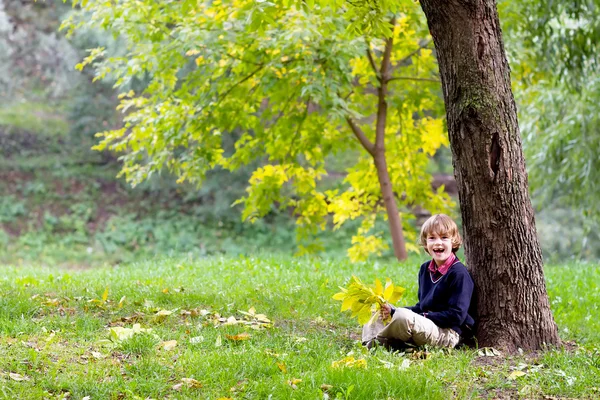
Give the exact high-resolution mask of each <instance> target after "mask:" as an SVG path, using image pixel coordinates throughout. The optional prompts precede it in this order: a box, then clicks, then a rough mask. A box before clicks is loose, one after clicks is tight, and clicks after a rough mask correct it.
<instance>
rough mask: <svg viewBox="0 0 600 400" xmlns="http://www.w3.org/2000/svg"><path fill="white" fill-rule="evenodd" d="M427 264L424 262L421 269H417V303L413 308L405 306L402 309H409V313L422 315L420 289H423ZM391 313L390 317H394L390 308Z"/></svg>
mask: <svg viewBox="0 0 600 400" xmlns="http://www.w3.org/2000/svg"><path fill="white" fill-rule="evenodd" d="M428 264H429V262H426V263H424V264H422V265H421V268H420V269H419V277H418V282H419V290H418V292H417V298H418V299H419V301H417V304H415V305H414V306H405V307H404V308H407V309H409V310H410V311H412V312H414V313H417V314H423V310H422V309H421V299H422V298H423V296H422V290H423V289H422V288H423V279H425V273H426V272H427V265H428ZM392 308H393V309H392V312H391V315H394V310H395V308H394V307H392Z"/></svg>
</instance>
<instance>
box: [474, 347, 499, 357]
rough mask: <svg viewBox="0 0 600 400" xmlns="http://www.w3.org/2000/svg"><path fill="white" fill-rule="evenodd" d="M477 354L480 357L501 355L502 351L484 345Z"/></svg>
mask: <svg viewBox="0 0 600 400" xmlns="http://www.w3.org/2000/svg"><path fill="white" fill-rule="evenodd" d="M477 354H479V355H480V356H482V357H499V356H501V355H502V353H501V352H500V351H498V350H496V349H495V348H493V347H484V348H483V349H480V350H479V351H478V352H477Z"/></svg>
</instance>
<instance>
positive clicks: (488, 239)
mask: <svg viewBox="0 0 600 400" xmlns="http://www.w3.org/2000/svg"><path fill="white" fill-rule="evenodd" d="M421 7H422V8H423V11H424V12H425V15H426V17H427V22H428V24H429V29H430V31H431V35H432V37H433V40H434V43H435V48H436V52H437V57H438V62H439V65H440V75H441V79H442V86H443V91H444V100H445V103H446V113H447V118H448V131H449V135H450V147H451V149H452V154H453V163H454V174H455V177H456V182H457V185H458V192H459V199H460V208H461V213H462V219H463V227H464V236H465V252H466V261H467V264H468V265H469V267H470V270H471V273H472V275H473V279H474V281H475V285H476V288H477V294H478V302H477V305H478V315H479V330H478V343H479V346H494V347H497V348H502V349H504V350H506V351H514V350H516V349H517V348H522V349H524V350H537V349H541V348H543V347H544V345H558V344H559V343H560V339H559V337H558V332H557V328H556V324H555V323H554V320H553V318H552V314H551V312H550V306H549V302H548V295H547V293H546V285H545V282H544V274H543V263H542V255H541V250H540V246H539V242H538V239H537V236H536V229H535V221H534V213H533V208H532V206H531V201H530V199H529V192H528V183H527V173H526V170H525V160H524V157H523V151H522V146H521V138H520V133H519V127H518V123H517V110H516V106H515V102H514V98H513V95H512V92H511V88H510V72H509V67H508V62H507V61H506V56H505V53H504V48H503V44H502V36H501V31H500V24H499V20H498V13H497V10H496V3H495V2H494V1H493V0H421Z"/></svg>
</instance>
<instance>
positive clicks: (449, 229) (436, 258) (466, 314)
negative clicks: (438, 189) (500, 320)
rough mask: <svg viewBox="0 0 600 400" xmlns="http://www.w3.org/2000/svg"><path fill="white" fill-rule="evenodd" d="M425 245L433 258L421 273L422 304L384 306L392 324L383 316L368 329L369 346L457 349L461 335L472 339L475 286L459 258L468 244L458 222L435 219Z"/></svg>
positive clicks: (429, 223) (428, 224)
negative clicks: (463, 247)
mask: <svg viewBox="0 0 600 400" xmlns="http://www.w3.org/2000/svg"><path fill="white" fill-rule="evenodd" d="M420 244H421V246H423V248H424V249H425V251H427V253H429V255H430V256H431V258H432V259H431V261H427V262H425V263H424V264H422V265H421V269H420V270H419V292H418V297H419V302H418V303H417V304H416V305H414V306H412V307H405V308H396V307H394V306H393V305H391V304H386V305H384V306H383V307H382V309H381V317H382V318H383V320H386V319H388V318H389V317H390V316H391V317H392V320H391V322H390V323H389V324H388V325H386V326H384V324H383V321H382V318H379V319H378V320H376V321H372V322H370V323H368V324H367V325H365V326H364V328H363V333H362V341H363V344H364V345H366V346H367V347H372V346H373V345H375V344H377V343H379V344H383V345H384V346H387V347H390V348H392V349H401V348H404V347H406V346H407V345H417V346H421V345H424V344H429V345H432V346H438V347H454V346H456V345H457V344H458V342H459V340H460V338H461V334H462V335H463V337H466V336H472V333H473V327H474V325H475V320H474V312H473V307H472V304H471V302H472V301H471V300H472V296H473V286H474V285H473V279H471V275H469V271H467V268H466V267H465V266H464V265H463V263H461V262H460V260H459V259H458V257H456V254H455V253H456V251H457V250H458V249H459V248H460V245H461V244H462V239H461V237H460V234H459V233H458V227H457V226H456V223H455V222H454V221H453V220H452V219H451V218H450V217H448V216H447V215H444V214H436V215H433V216H432V217H431V218H429V219H428V220H427V221H425V223H424V224H423V226H422V227H421V235H420Z"/></svg>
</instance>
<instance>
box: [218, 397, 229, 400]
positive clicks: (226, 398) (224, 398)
mask: <svg viewBox="0 0 600 400" xmlns="http://www.w3.org/2000/svg"><path fill="white" fill-rule="evenodd" d="M217 400H233V399H232V398H231V397H219V398H218V399H217Z"/></svg>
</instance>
